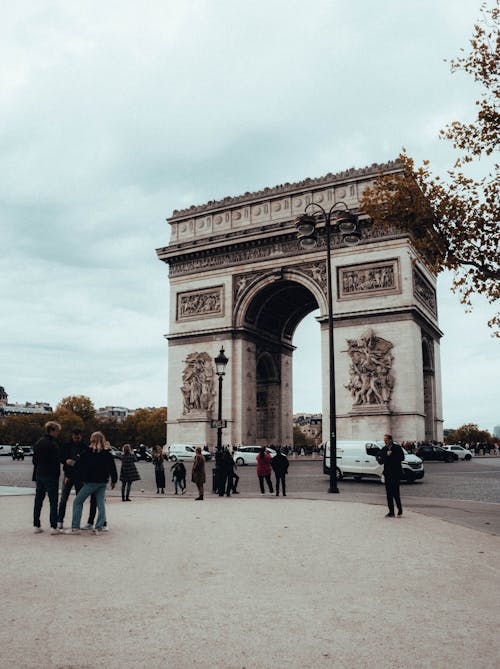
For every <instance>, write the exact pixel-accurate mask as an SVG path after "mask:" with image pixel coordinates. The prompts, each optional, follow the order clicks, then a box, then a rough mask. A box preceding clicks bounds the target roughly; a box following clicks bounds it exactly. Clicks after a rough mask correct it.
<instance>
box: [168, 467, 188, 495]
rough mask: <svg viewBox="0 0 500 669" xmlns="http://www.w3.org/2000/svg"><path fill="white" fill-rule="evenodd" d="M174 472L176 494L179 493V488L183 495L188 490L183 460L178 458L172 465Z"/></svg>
mask: <svg viewBox="0 0 500 669" xmlns="http://www.w3.org/2000/svg"><path fill="white" fill-rule="evenodd" d="M170 471H171V472H172V481H173V482H174V487H175V494H176V495H178V494H179V493H178V489H179V488H180V490H181V495H183V494H184V493H185V492H186V467H185V466H184V463H183V462H182V461H181V460H177V462H175V463H174V464H173V465H172V467H170Z"/></svg>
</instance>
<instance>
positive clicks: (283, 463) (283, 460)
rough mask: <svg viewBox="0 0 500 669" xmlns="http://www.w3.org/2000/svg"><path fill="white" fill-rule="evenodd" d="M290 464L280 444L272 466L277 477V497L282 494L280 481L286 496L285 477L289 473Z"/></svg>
mask: <svg viewBox="0 0 500 669" xmlns="http://www.w3.org/2000/svg"><path fill="white" fill-rule="evenodd" d="M289 464H290V463H289V462H288V458H287V457H286V455H284V454H283V453H282V452H281V448H280V447H279V446H278V448H277V449H276V455H275V456H274V458H272V460H271V467H272V469H273V471H274V475H275V477H276V497H279V494H280V483H281V490H282V493H283V497H286V484H285V477H286V475H287V473H288V466H289Z"/></svg>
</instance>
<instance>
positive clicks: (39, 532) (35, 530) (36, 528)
mask: <svg viewBox="0 0 500 669" xmlns="http://www.w3.org/2000/svg"><path fill="white" fill-rule="evenodd" d="M33 532H34V533H35V534H41V533H42V532H43V530H42V528H41V527H35V529H34V530H33Z"/></svg>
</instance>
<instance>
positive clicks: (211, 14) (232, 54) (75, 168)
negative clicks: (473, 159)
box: [0, 0, 498, 427]
mask: <svg viewBox="0 0 500 669" xmlns="http://www.w3.org/2000/svg"><path fill="white" fill-rule="evenodd" d="M479 7H480V0H477V1H476V0H474V1H473V2H469V1H467V2H465V1H462V2H456V1H455V0H438V1H434V0H419V1H418V2H417V1H416V0H409V1H408V2H405V3H401V2H400V1H399V0H387V2H384V3H382V4H380V3H374V2H371V1H370V0H358V1H357V2H352V3H345V2H341V1H340V0H337V1H332V0H315V2H313V3H311V2H304V1H300V0H299V1H294V2H290V1H289V0H288V1H287V2H285V0H272V1H271V2H266V3H264V2H257V3H252V4H247V5H242V4H241V3H234V2H230V0H222V1H221V2H217V3H214V2H209V1H208V0H187V1H183V2H180V0H170V1H168V0H166V1H165V0H164V1H163V2H159V1H156V0H153V2H150V3H147V4H145V5H144V4H143V5H137V4H135V3H118V2H117V1H116V0H112V1H111V2H108V3H105V4H102V3H98V2H96V1H95V0H93V1H92V2H89V3H85V4H84V5H82V4H80V5H76V4H74V3H64V2H62V1H55V2H52V3H50V5H46V4H45V5H40V6H34V5H33V3H30V2H23V1H21V2H20V3H16V4H15V5H10V6H9V7H8V8H6V9H5V10H4V12H3V17H2V18H3V21H2V26H1V27H0V55H1V57H2V63H3V68H2V72H1V73H0V95H1V104H0V173H1V176H2V178H1V179H0V226H1V227H0V232H1V242H2V250H3V251H4V253H3V254H2V257H1V258H0V272H1V276H2V277H3V281H2V290H0V309H1V313H2V315H3V316H4V318H3V324H2V332H1V335H0V337H1V339H0V343H1V347H0V362H1V366H0V370H1V378H0V384H1V385H4V386H5V387H6V388H7V390H8V392H9V393H10V396H11V399H13V400H19V401H24V400H26V399H30V400H35V399H38V400H43V399H46V400H48V401H51V402H53V403H55V402H57V401H58V400H59V399H60V398H61V397H62V396H64V395H65V394H68V393H69V392H85V393H86V394H89V395H91V396H92V397H93V398H94V400H95V402H96V403H97V404H105V403H117V404H128V405H130V406H135V405H140V404H148V405H151V404H164V403H165V402H166V401H167V399H166V366H167V362H166V354H167V345H166V342H165V340H164V339H163V337H162V335H163V333H164V332H166V331H167V329H168V282H167V272H166V267H165V266H163V265H162V264H161V263H159V262H158V261H157V259H156V256H155V252H154V250H155V248H156V247H159V246H164V245H166V243H167V241H168V234H169V233H168V226H167V225H166V224H165V222H164V220H165V217H167V216H168V215H169V214H170V213H171V211H172V210H173V209H177V208H183V207H186V206H189V205H191V204H199V203H202V202H205V201H207V200H211V199H217V198H220V197H224V196H225V195H229V194H231V195H237V194H240V193H244V192H246V191H251V190H256V189H260V188H262V187H265V186H273V185H275V184H278V183H284V182H287V181H290V182H292V181H296V180H300V179H302V178H305V177H308V176H311V177H314V176H320V175H322V174H325V173H327V172H335V171H337V170H342V169H345V168H348V167H351V166H354V165H355V166H362V165H366V164H370V163H372V162H383V161H385V160H388V159H391V158H393V157H395V156H396V155H397V154H398V152H399V150H400V148H401V146H403V145H405V146H406V147H407V148H408V150H409V152H410V153H411V154H412V155H414V156H415V157H416V158H417V159H422V158H427V157H429V158H431V159H432V160H433V163H434V165H435V166H436V167H437V168H438V169H441V170H442V169H444V168H445V167H446V166H447V164H448V163H449V162H450V159H451V156H452V153H451V151H450V148H449V147H447V146H446V145H445V144H443V143H441V142H439V141H437V139H436V132H437V130H438V129H439V128H440V127H442V125H443V124H444V123H446V122H447V121H448V120H451V119H453V118H458V117H461V118H467V115H468V114H470V113H471V112H472V110H473V99H474V86H473V85H472V84H471V83H470V82H468V81H467V80H466V79H465V78H464V77H461V76H460V75H453V76H452V75H450V73H449V66H448V65H447V64H446V63H444V60H443V59H444V58H447V57H448V58H449V57H453V56H454V55H456V54H457V53H458V50H459V48H460V47H462V46H464V45H465V44H466V41H467V39H468V37H469V36H470V32H471V27H472V23H473V21H474V19H475V18H476V16H477V15H478V12H479ZM442 295H443V300H445V301H446V299H447V297H446V296H447V292H446V291H444V293H442ZM450 299H453V301H452V302H450V305H451V306H450V307H449V310H448V308H447V309H446V310H445V309H442V311H441V319H442V327H443V329H445V330H447V333H448V334H447V340H446V341H447V343H446V344H444V343H443V352H444V355H443V358H444V359H445V360H446V361H447V363H446V367H447V370H446V372H445V380H446V378H448V377H446V374H448V368H451V367H452V368H453V369H454V372H455V371H456V364H455V358H454V357H453V351H456V350H460V347H461V346H462V342H461V341H458V340H457V338H456V336H455V335H454V332H456V331H457V330H458V331H460V330H461V329H462V325H463V323H462V322H463V321H464V319H465V317H464V315H463V312H462V310H461V307H460V305H459V304H458V300H456V299H455V298H450ZM485 313H486V311H485V307H484V306H483V305H482V303H481V306H480V308H479V309H478V311H477V314H475V315H474V317H473V318H477V319H478V320H477V321H475V323H476V326H475V327H474V328H473V330H474V332H473V333H471V335H470V336H471V348H470V355H471V360H472V359H473V360H474V369H481V370H483V371H485V373H486V371H487V369H488V368H494V365H493V364H491V363H492V360H491V355H492V349H491V348H490V347H489V346H486V345H484V342H483V341H482V339H481V338H479V333H481V337H482V335H483V333H484V334H485V336H486V337H488V333H487V331H486V329H485V326H484V321H485V320H486V319H485V318H483V316H484V314H485ZM445 320H446V321H448V322H449V323H452V324H453V325H452V328H451V332H449V328H447V327H446V326H447V323H446V322H444V321H445ZM475 337H478V339H477V342H478V343H477V344H474V342H475V341H476V339H475ZM479 341H481V343H479ZM448 342H449V343H448ZM447 347H449V350H448V348H447ZM478 351H479V353H478ZM473 352H474V355H473ZM448 361H449V362H448ZM471 364H472V363H471ZM468 365H469V363H468V362H467V361H463V360H462V362H461V364H460V366H459V369H460V370H461V371H457V374H462V375H463V376H462V377H461V378H462V379H468V380H469V379H470V378H471V377H472V376H473V373H472V372H471V368H470V367H468ZM296 377H297V378H298V380H299V381H298V383H297V385H299V384H300V385H302V387H304V388H305V387H306V386H305V384H306V380H305V379H306V375H305V374H304V372H303V371H301V370H300V363H298V365H297V367H296ZM459 381H460V379H459V378H455V377H453V378H452V379H451V385H448V384H447V385H448V387H446V386H445V406H446V405H447V406H448V407H453V412H451V410H450V416H452V420H453V422H454V423H456V422H460V421H459V415H460V414H463V418H464V420H467V419H468V418H469V417H470V418H474V416H472V415H470V414H471V410H470V406H471V404H470V403H466V402H464V401H462V400H460V398H459V397H458V396H457V395H455V394H454V393H455V392H456V390H454V389H456V388H457V387H459V386H460V385H461V384H460V382H459ZM468 383H470V381H468ZM462 385H463V384H462ZM451 386H453V388H452V387H451ZM478 392H479V390H478ZM483 393H484V389H483ZM307 395H309V392H308V393H307ZM305 397H306V393H304V396H303V399H302V401H305ZM448 398H452V399H448ZM300 401H301V400H300V399H297V402H300ZM478 404H481V410H480V412H479V409H478V412H479V413H480V414H481V416H482V418H481V420H484V421H485V425H486V426H490V427H491V424H492V422H493V421H496V422H498V419H497V418H496V413H495V410H494V409H493V402H492V401H491V400H490V399H489V398H488V397H487V394H484V401H481V402H480V403H478ZM296 408H297V410H300V409H304V408H305V407H301V406H299V405H297V407H296ZM318 408H319V407H318ZM478 420H479V418H478Z"/></svg>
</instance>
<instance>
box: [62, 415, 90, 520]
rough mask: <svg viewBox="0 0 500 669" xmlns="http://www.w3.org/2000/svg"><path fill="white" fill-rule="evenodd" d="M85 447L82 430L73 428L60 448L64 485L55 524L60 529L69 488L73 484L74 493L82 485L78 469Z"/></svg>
mask: <svg viewBox="0 0 500 669" xmlns="http://www.w3.org/2000/svg"><path fill="white" fill-rule="evenodd" d="M84 449H85V445H84V443H83V439H82V431H81V430H80V429H79V428H75V429H74V430H73V431H72V432H71V441H69V442H67V443H66V444H64V445H63V446H62V448H61V463H62V466H63V471H64V485H63V488H62V491H61V499H60V500H59V511H58V513H57V526H58V528H59V529H62V527H63V522H64V515H65V513H66V504H67V502H68V497H69V496H70V493H71V488H72V487H73V486H75V493H76V494H78V492H79V491H80V489H81V487H82V486H83V480H82V475H81V471H80V469H81V468H80V456H81V454H82V452H83V450H84Z"/></svg>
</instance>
